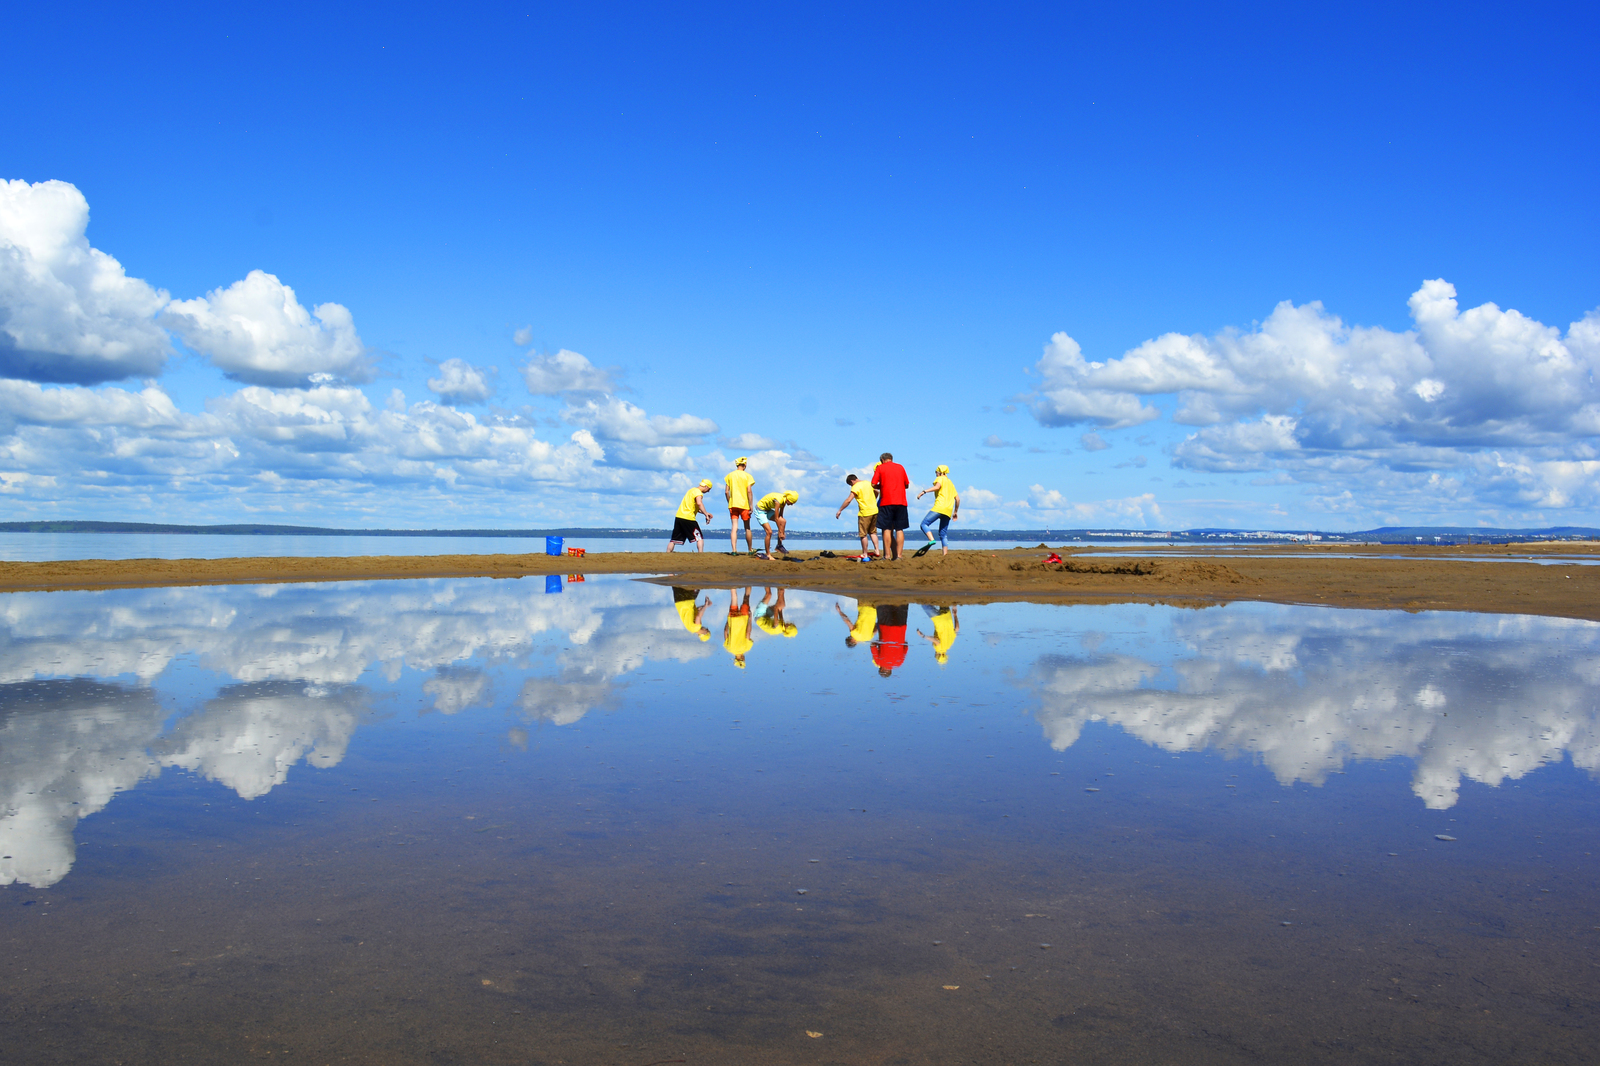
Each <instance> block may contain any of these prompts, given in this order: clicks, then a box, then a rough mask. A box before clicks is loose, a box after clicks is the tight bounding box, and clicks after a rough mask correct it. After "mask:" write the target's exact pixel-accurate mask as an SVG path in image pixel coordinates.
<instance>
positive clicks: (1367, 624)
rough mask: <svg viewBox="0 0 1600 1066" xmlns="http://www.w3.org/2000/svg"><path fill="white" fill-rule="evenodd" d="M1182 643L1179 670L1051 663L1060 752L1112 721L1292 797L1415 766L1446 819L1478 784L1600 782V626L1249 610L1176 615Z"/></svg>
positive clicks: (1131, 663) (1089, 658) (1128, 657)
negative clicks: (1289, 787) (1208, 756)
mask: <svg viewBox="0 0 1600 1066" xmlns="http://www.w3.org/2000/svg"><path fill="white" fill-rule="evenodd" d="M1170 637H1171V639H1172V640H1174V641H1176V642H1178V643H1179V645H1180V646H1181V647H1183V648H1184V651H1183V652H1182V653H1180V654H1179V655H1178V656H1177V657H1176V658H1174V659H1172V660H1171V661H1170V662H1164V661H1161V660H1158V659H1154V658H1146V657H1145V656H1143V655H1135V654H1128V653H1125V652H1116V651H1107V652H1101V651H1097V650H1094V647H1095V644H1096V640H1095V639H1088V640H1086V641H1085V644H1086V647H1088V648H1089V649H1090V650H1088V651H1087V652H1086V654H1083V655H1076V656H1072V655H1046V656H1043V657H1041V658H1040V659H1038V660H1037V661H1036V662H1035V663H1034V665H1033V668H1032V670H1031V671H1030V673H1029V674H1028V676H1027V678H1026V679H1025V681H1024V682H1023V683H1024V684H1025V685H1026V686H1027V687H1029V688H1031V689H1032V690H1033V691H1034V692H1035V693H1036V695H1037V697H1038V700H1039V707H1038V710H1037V712H1036V716H1037V718H1038V720H1039V722H1040V724H1041V725H1042V726H1043V728H1044V735H1045V737H1046V739H1048V740H1049V742H1050V744H1051V746H1052V747H1054V748H1056V749H1057V750H1063V749H1065V748H1068V747H1070V746H1071V745H1072V744H1073V743H1075V742H1076V741H1077V739H1078V736H1079V734H1080V733H1081V731H1082V730H1083V727H1084V725H1085V724H1087V723H1089V722H1099V721H1103V722H1108V723H1110V724H1113V725H1115V726H1117V727H1119V728H1121V729H1123V730H1124V731H1126V732H1127V733H1129V734H1131V735H1133V736H1135V737H1138V738H1139V739H1140V740H1143V741H1144V742H1145V743H1147V744H1151V745H1153V746H1155V747H1158V748H1161V749H1163V750H1166V751H1175V752H1176V751H1200V750H1203V749H1208V748H1209V749H1216V750H1219V751H1224V752H1230V753H1236V754H1240V755H1249V756H1252V757H1254V758H1257V759H1259V760H1260V761H1261V762H1262V764H1264V765H1265V766H1266V767H1267V768H1268V769H1270V770H1271V771H1272V773H1273V775H1274V776H1275V777H1276V778H1277V779H1278V781H1279V782H1281V783H1284V784H1289V783H1291V782H1295V781H1304V782H1308V783H1311V784H1321V783H1322V782H1323V781H1324V780H1325V779H1326V777H1327V775H1328V774H1329V773H1330V772H1333V771H1336V770H1339V769H1341V768H1342V767H1343V766H1345V765H1346V764H1347V763H1349V762H1351V761H1354V760H1362V759H1387V758H1392V757H1395V756H1402V757H1405V758H1409V759H1413V760H1415V762H1416V770H1415V773H1414V776H1413V779H1412V791H1413V792H1415V793H1416V795H1417V797H1418V798H1419V799H1421V800H1422V801H1423V803H1425V804H1426V805H1427V806H1428V807H1430V808H1432V809H1434V810H1444V809H1447V808H1449V807H1452V806H1454V805H1455V802H1456V798H1457V795H1458V792H1459V789H1460V787H1461V781H1462V780H1463V779H1466V780H1469V781H1478V782H1482V783H1484V784H1488V785H1495V786H1498V785H1500V784H1501V783H1502V782H1504V781H1506V780H1508V779H1509V780H1515V779H1517V778H1520V777H1522V776H1524V775H1526V774H1528V773H1529V772H1531V771H1533V770H1535V769H1537V768H1538V767H1540V766H1542V765H1544V764H1545V763H1548V762H1557V761H1560V760H1561V758H1562V757H1563V755H1566V756H1570V757H1571V759H1572V761H1573V763H1574V765H1576V766H1578V767H1580V768H1582V769H1585V770H1588V771H1590V772H1591V773H1597V774H1600V721H1597V715H1600V708H1597V706H1596V702H1595V694H1596V687H1597V685H1600V626H1597V625H1594V624H1593V623H1589V622H1578V621H1572V620H1567V619H1554V618H1534V617H1531V616H1493V615H1466V614H1443V613H1441V614H1424V615H1405V616H1391V615H1388V614H1381V613H1378V612H1367V611H1328V610H1325V609H1319V608H1295V607H1271V606H1265V605H1250V606H1238V605H1236V606H1234V607H1229V608H1223V609H1214V610H1208V611H1204V612H1201V613H1198V614H1191V613H1188V612H1184V613H1179V614H1175V615H1174V616H1173V618H1172V621H1171V633H1170Z"/></svg>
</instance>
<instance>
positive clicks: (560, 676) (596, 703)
mask: <svg viewBox="0 0 1600 1066" xmlns="http://www.w3.org/2000/svg"><path fill="white" fill-rule="evenodd" d="M651 599H653V600H656V601H657V602H655V603H651V604H648V605H646V604H636V605H631V606H619V607H616V608H613V609H612V610H609V611H607V612H606V616H605V621H606V624H605V625H604V626H603V627H602V626H598V625H597V626H596V627H595V628H594V629H593V630H591V631H590V632H589V633H588V634H587V635H586V637H585V640H584V642H583V643H581V644H579V643H577V642H573V643H572V644H571V645H570V646H569V647H567V648H566V649H565V650H564V651H562V653H561V654H560V656H559V657H558V658H557V660H556V661H557V664H558V666H559V671H558V673H557V675H556V676H555V677H553V678H551V677H530V678H528V679H527V680H526V681H524V682H523V684H522V691H521V692H519V693H518V695H517V706H518V708H519V709H520V710H521V712H522V714H523V717H524V718H526V719H527V720H528V721H530V722H548V723H550V724H551V725H571V724H572V723H573V722H576V721H577V720H578V719H580V718H582V717H583V716H584V715H585V714H587V713H588V712H589V711H591V710H600V709H611V708H614V707H616V706H617V705H618V704H619V702H620V692H621V689H622V687H623V686H622V685H620V684H619V683H618V682H617V680H616V679H617V678H619V677H621V676H623V675H624V674H629V673H633V672H634V671H636V670H638V669H640V668H641V667H642V666H644V665H645V663H646V662H648V661H649V660H651V659H656V660H667V659H670V660H672V661H674V662H680V663H685V662H689V661H691V660H694V659H701V658H705V657H706V656H708V655H710V654H711V651H710V649H709V648H708V647H707V646H706V645H704V644H701V643H700V642H699V641H698V640H697V639H695V638H694V637H693V636H692V635H691V634H689V633H688V632H686V631H685V630H684V628H683V621H682V619H680V618H679V617H678V612H677V610H676V609H675V608H674V607H673V606H672V605H671V603H670V602H661V600H662V599H663V597H661V596H660V595H655V596H652V597H651Z"/></svg>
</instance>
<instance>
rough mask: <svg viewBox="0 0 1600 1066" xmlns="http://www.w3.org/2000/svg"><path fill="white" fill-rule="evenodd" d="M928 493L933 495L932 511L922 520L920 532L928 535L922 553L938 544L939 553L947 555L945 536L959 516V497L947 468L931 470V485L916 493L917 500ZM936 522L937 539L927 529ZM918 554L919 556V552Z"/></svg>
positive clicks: (937, 467) (948, 551)
mask: <svg viewBox="0 0 1600 1066" xmlns="http://www.w3.org/2000/svg"><path fill="white" fill-rule="evenodd" d="M930 492H931V493H933V509H932V510H930V511H929V512H928V515H927V517H926V518H924V519H923V520H922V531H923V532H924V533H926V534H927V535H928V543H927V545H926V546H925V547H924V548H923V549H922V551H927V550H928V548H931V547H933V546H934V545H935V544H938V545H939V550H940V553H941V554H943V555H949V554H950V541H949V540H948V539H946V537H945V534H946V532H948V531H949V529H950V523H951V522H953V521H955V520H956V518H957V517H958V516H959V515H960V514H961V495H960V493H958V492H956V483H955V482H954V481H951V480H950V468H949V467H948V466H936V467H934V468H933V484H932V485H929V486H928V487H927V488H925V489H923V490H922V491H921V492H919V493H917V499H919V500H920V499H922V497H924V496H926V495H927V494H928V493H930ZM936 522H937V523H938V525H939V535H938V536H937V537H935V536H934V535H933V531H932V530H930V529H929V528H928V527H929V526H931V525H933V524H934V523H936ZM918 554H919V555H920V554H921V552H919V553H918Z"/></svg>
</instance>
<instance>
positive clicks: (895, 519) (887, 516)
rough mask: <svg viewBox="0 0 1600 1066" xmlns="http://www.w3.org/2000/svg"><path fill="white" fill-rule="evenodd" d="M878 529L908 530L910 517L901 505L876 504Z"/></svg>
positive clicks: (903, 505) (904, 506)
mask: <svg viewBox="0 0 1600 1066" xmlns="http://www.w3.org/2000/svg"><path fill="white" fill-rule="evenodd" d="M878 528H879V529H910V528H911V516H910V515H908V514H907V513H906V505H905V504H903V503H880V504H878Z"/></svg>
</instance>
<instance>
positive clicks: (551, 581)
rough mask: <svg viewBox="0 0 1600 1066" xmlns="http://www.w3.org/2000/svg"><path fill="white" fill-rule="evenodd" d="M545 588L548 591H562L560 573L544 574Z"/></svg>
mask: <svg viewBox="0 0 1600 1066" xmlns="http://www.w3.org/2000/svg"><path fill="white" fill-rule="evenodd" d="M557 539H560V538H557ZM544 590H545V591H546V592H560V591H561V575H560V574H546V575H545V576H544Z"/></svg>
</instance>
